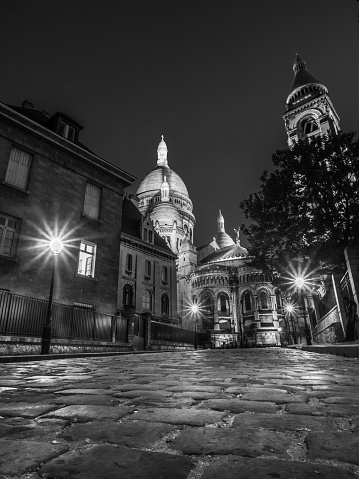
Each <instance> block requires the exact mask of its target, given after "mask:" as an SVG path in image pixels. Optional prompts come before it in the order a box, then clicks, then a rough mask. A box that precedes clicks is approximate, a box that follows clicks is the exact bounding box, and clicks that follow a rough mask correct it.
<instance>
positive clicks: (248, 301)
mask: <svg viewBox="0 0 359 479" xmlns="http://www.w3.org/2000/svg"><path fill="white" fill-rule="evenodd" d="M243 299H244V311H245V312H246V311H251V309H252V295H251V293H250V292H249V291H246V292H245V293H244V298H243Z"/></svg>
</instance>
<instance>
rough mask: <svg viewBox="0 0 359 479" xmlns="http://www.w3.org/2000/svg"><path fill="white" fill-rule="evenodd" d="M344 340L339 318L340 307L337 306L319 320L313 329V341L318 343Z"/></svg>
mask: <svg viewBox="0 0 359 479" xmlns="http://www.w3.org/2000/svg"><path fill="white" fill-rule="evenodd" d="M343 340H344V334H343V328H342V325H341V322H340V319H339V312H338V307H337V306H335V307H334V308H333V309H332V310H331V311H329V313H328V314H326V315H325V316H323V318H321V320H320V321H319V322H318V324H317V326H316V328H315V331H313V341H314V343H317V344H333V343H340V342H342V341H343Z"/></svg>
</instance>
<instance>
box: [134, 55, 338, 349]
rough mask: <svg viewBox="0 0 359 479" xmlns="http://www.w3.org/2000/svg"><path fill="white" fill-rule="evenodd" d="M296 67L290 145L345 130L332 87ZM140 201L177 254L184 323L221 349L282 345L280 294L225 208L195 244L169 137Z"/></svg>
mask: <svg viewBox="0 0 359 479" xmlns="http://www.w3.org/2000/svg"><path fill="white" fill-rule="evenodd" d="M293 70H294V79H293V83H292V86H291V89H290V93H289V96H288V98H287V102H286V112H285V113H284V115H283V118H284V122H285V128H286V132H287V134H288V144H289V146H290V145H292V144H293V142H295V141H296V140H298V139H301V138H304V137H306V136H311V135H318V134H326V133H328V131H334V132H337V131H339V117H338V115H337V113H336V111H335V109H334V107H333V104H332V103H331V101H330V98H329V96H328V90H327V88H326V87H325V86H324V85H323V84H321V83H320V82H319V81H318V80H317V79H316V78H315V77H314V76H313V75H311V74H310V73H309V72H308V70H307V66H306V63H305V62H304V61H303V60H302V59H301V58H300V57H299V56H298V55H297V56H296V58H295V61H294V65H293ZM136 196H137V198H138V201H139V203H138V207H139V210H140V212H141V213H142V215H143V216H144V217H147V216H148V215H149V217H150V219H151V221H152V224H153V227H154V229H155V231H156V232H157V233H158V234H159V235H160V236H162V238H164V239H165V241H166V243H167V245H168V246H169V248H170V249H171V250H172V252H173V253H174V254H175V255H176V265H177V313H178V318H179V324H181V325H182V327H184V328H187V329H195V330H197V331H204V332H207V334H208V335H210V336H211V342H212V344H213V345H216V347H226V345H229V344H230V345H236V344H239V343H242V344H246V345H248V346H269V345H279V344H280V333H279V331H280V327H281V326H282V325H284V324H285V323H284V311H283V304H282V298H281V293H280V291H279V290H278V289H277V288H276V287H275V286H274V285H273V284H272V279H271V278H270V277H267V276H266V275H264V274H263V273H262V272H261V271H260V270H258V269H256V268H254V267H253V266H252V262H253V257H252V256H251V255H250V253H249V252H248V251H247V249H246V248H244V247H242V246H241V244H240V239H239V229H234V233H235V234H234V237H232V236H231V235H229V234H228V233H227V232H226V229H225V219H224V215H223V214H222V212H221V211H220V210H219V212H218V216H217V231H213V237H212V239H209V242H208V244H205V245H203V246H200V247H196V246H195V245H194V244H195V234H194V227H195V224H196V220H195V217H194V214H193V205H192V201H191V199H190V197H189V193H188V190H187V188H186V185H185V183H184V181H183V180H182V179H181V178H180V176H179V175H178V174H177V173H176V172H174V171H173V170H172V169H171V168H170V167H169V163H168V148H167V145H166V143H165V141H164V138H163V136H162V139H161V141H160V143H159V145H158V149H157V165H156V167H155V168H154V169H153V170H152V171H150V172H149V173H148V174H147V175H146V176H145V178H144V179H143V180H142V182H141V183H140V185H139V187H138V190H137V192H136ZM219 206H220V205H219ZM213 223H215V221H214V222H213ZM231 230H232V231H233V225H231ZM297 321H298V320H297ZM296 326H297V335H298V338H299V339H300V338H301V335H302V336H303V338H304V334H303V325H302V324H300V321H299V322H298V323H297V325H296Z"/></svg>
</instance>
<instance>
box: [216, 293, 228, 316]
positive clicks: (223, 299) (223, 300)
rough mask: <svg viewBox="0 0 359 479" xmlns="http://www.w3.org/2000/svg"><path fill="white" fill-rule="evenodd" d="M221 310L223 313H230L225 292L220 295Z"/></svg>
mask: <svg viewBox="0 0 359 479" xmlns="http://www.w3.org/2000/svg"><path fill="white" fill-rule="evenodd" d="M218 306H219V308H218V309H219V311H220V312H221V313H229V304H228V300H227V298H226V296H225V295H224V294H220V295H219V304H218Z"/></svg>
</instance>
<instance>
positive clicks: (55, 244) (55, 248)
mask: <svg viewBox="0 0 359 479" xmlns="http://www.w3.org/2000/svg"><path fill="white" fill-rule="evenodd" d="M62 247H63V244H62V241H61V240H60V239H59V238H54V239H53V240H51V241H50V248H51V251H52V254H53V255H58V254H59V253H60V251H61V250H62Z"/></svg>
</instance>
